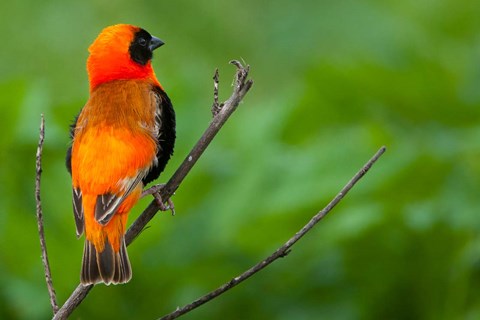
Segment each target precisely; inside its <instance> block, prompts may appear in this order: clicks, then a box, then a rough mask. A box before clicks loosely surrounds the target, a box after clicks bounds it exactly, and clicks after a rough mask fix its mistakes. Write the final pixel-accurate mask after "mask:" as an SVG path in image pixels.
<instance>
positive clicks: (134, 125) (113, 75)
mask: <svg viewBox="0 0 480 320" xmlns="http://www.w3.org/2000/svg"><path fill="white" fill-rule="evenodd" d="M161 45H163V42H162V41H161V40H160V39H158V38H156V37H154V36H152V35H150V34H149V33H148V32H147V31H145V30H143V29H141V28H139V27H136V26H132V25H127V24H119V25H114V26H110V27H107V28H105V29H104V30H103V31H102V32H101V33H100V35H99V36H98V37H97V39H96V40H95V41H94V42H93V44H92V45H91V46H90V48H89V52H90V55H89V57H88V60H87V71H88V77H89V81H90V98H89V99H88V101H87V103H86V104H85V106H84V107H83V109H82V110H81V112H80V114H79V115H78V116H77V118H76V119H75V123H74V124H73V125H72V127H71V131H70V136H71V139H72V145H71V147H70V148H69V149H68V151H67V158H66V164H67V169H68V171H69V172H70V174H71V175H72V188H73V211H74V216H75V223H76V229H77V236H78V237H80V235H82V234H83V233H84V234H85V245H84V251H83V262H82V271H81V282H82V283H83V284H85V285H86V284H95V283H98V282H103V283H105V284H110V283H114V284H117V283H125V282H128V281H129V280H130V278H131V276H132V271H131V267H130V262H129V259H128V255H127V250H126V246H125V238H124V236H125V230H126V224H127V217H128V213H129V211H130V209H131V208H132V207H133V205H134V204H135V203H136V202H137V201H138V199H139V198H140V196H141V194H142V190H143V187H144V186H145V185H146V184H147V183H149V182H151V181H153V180H155V179H156V178H158V176H159V175H160V173H161V172H162V171H163V169H164V168H165V165H166V164H167V162H168V160H169V159H170V156H171V155H172V154H173V147H174V143H175V113H174V110H173V107H172V104H171V102H170V99H169V98H168V96H167V94H166V93H165V91H164V90H163V88H162V86H161V85H160V83H159V81H158V80H157V78H156V76H155V73H154V71H153V68H152V65H151V59H152V53H153V51H154V50H155V49H157V48H158V47H160V46H161Z"/></svg>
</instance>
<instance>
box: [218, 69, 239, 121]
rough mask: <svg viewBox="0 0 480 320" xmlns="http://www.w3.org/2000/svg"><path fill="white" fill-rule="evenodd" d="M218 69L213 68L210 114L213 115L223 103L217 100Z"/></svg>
mask: <svg viewBox="0 0 480 320" xmlns="http://www.w3.org/2000/svg"><path fill="white" fill-rule="evenodd" d="M237 67H238V66H237ZM218 81H219V75H218V69H215V74H214V75H213V104H212V115H213V116H214V117H215V116H216V115H217V113H218V112H220V109H222V107H223V104H220V103H219V102H218Z"/></svg>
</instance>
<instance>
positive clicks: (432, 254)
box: [0, 0, 480, 319]
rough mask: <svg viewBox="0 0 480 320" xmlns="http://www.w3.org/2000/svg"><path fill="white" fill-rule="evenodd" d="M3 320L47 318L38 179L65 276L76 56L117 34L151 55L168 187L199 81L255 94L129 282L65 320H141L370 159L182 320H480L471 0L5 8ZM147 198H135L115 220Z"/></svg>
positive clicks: (236, 266) (61, 285)
mask: <svg viewBox="0 0 480 320" xmlns="http://www.w3.org/2000/svg"><path fill="white" fill-rule="evenodd" d="M0 12H1V19H0V27H1V30H2V35H3V36H2V47H1V49H0V121H1V122H0V123H1V128H2V134H1V135H0V148H1V150H2V151H1V152H0V164H1V168H0V181H1V184H0V189H1V196H0V241H1V249H0V284H1V286H0V318H2V319H9V318H12V319H15V318H18V319H46V318H48V317H50V316H51V310H50V305H49V300H48V295H47V290H46V286H45V281H44V275H43V268H42V264H41V260H40V247H39V241H38V236H37V226H36V220H35V201H34V177H35V174H34V165H35V152H36V145H37V141H38V127H39V123H40V114H41V113H44V114H45V118H46V140H45V148H44V154H43V160H44V162H43V169H44V171H43V180H42V182H43V185H42V199H43V209H44V215H45V232H46V238H47V243H48V249H49V256H50V262H51V267H52V272H53V281H54V284H55V288H56V291H57V295H58V299H59V303H63V302H64V301H65V300H66V298H67V297H68V296H69V295H70V293H71V291H72V290H73V289H74V288H75V287H76V285H77V284H78V281H79V271H80V264H81V255H82V248H83V241H82V240H77V239H76V237H75V227H74V219H73V216H72V205H71V189H70V178H69V175H68V174H67V171H66V170H65V167H64V154H65V151H66V149H67V146H68V126H69V124H70V122H71V120H72V119H73V117H74V115H75V114H77V112H78V111H79V110H80V108H81V107H82V106H83V104H84V103H85V101H86V100H87V98H88V80H87V75H86V71H85V60H86V58H87V54H88V53H87V48H88V46H89V44H90V43H91V42H92V41H93V40H94V39H95V37H96V36H97V34H98V33H99V32H100V30H101V29H102V28H103V27H105V26H108V25H111V24H115V23H132V24H136V25H139V26H141V27H143V28H145V29H147V30H148V31H150V32H151V33H152V34H154V35H156V36H158V37H159V38H161V39H162V40H164V41H165V43H166V45H165V46H163V47H162V48H160V49H159V50H157V51H156V52H155V57H154V62H153V65H154V68H155V70H156V73H157V76H158V78H159V80H160V82H161V83H162V84H163V86H164V88H165V90H166V91H167V92H168V94H169V95H170V98H171V99H172V101H173V103H174V106H175V109H176V112H177V121H178V127H177V129H178V139H177V147H176V151H175V155H174V157H173V159H172V160H171V161H170V164H169V166H168V169H167V170H166V172H165V173H164V174H163V175H162V176H161V178H160V181H163V182H165V181H166V180H167V179H168V178H169V177H170V176H171V174H172V173H173V171H174V170H175V169H176V167H177V166H178V165H179V164H180V162H181V161H182V160H183V158H184V157H185V155H186V154H187V152H188V151H189V150H190V148H191V147H192V146H193V144H194V143H195V142H196V140H197V139H198V138H199V136H200V135H201V133H202V132H203V130H204V129H205V128H206V127H207V125H208V123H209V121H210V118H211V115H210V106H211V103H212V87H213V85H212V75H213V72H214V69H215V68H216V67H219V69H220V79H221V83H220V95H221V97H222V99H225V98H226V97H228V95H229V93H230V90H231V83H232V77H233V73H234V68H233V67H232V66H229V65H228V64H227V62H228V61H229V60H230V59H244V60H245V61H246V62H247V63H248V64H250V65H251V68H252V71H251V76H252V78H253V79H254V80H255V84H254V87H253V88H252V90H251V92H250V93H249V94H248V95H247V97H246V98H245V100H244V102H243V103H242V104H241V106H240V108H239V109H238V110H237V111H236V113H235V114H234V115H233V117H232V118H231V119H230V120H229V122H228V123H227V124H226V126H225V127H224V128H223V129H222V131H221V132H220V134H219V136H218V137H217V138H216V139H215V140H214V142H213V143H212V145H211V146H210V147H209V148H208V150H207V151H206V153H205V154H204V155H203V157H202V158H201V160H200V161H199V162H198V164H197V165H196V166H195V167H194V169H193V171H192V172H191V174H190V175H189V176H188V177H187V179H186V180H185V181H184V183H183V184H182V185H181V187H180V189H179V190H178V191H177V193H176V195H175V197H174V201H175V204H176V208H177V215H176V216H175V217H172V216H170V215H169V214H168V213H161V214H159V215H158V216H156V217H155V219H154V220H153V221H152V222H151V223H150V224H149V225H150V228H148V229H147V230H146V231H144V232H143V233H142V234H141V236H140V237H139V238H138V239H137V240H136V241H135V242H134V243H133V244H132V246H130V247H129V255H130V259H131V261H132V267H133V273H134V275H133V279H132V280H131V282H130V283H128V284H127V285H119V286H109V287H106V286H103V285H99V286H97V287H95V288H94V289H93V290H92V291H91V293H90V294H89V295H88V297H87V298H86V299H85V300H84V302H83V303H82V304H81V305H80V307H79V308H78V309H77V310H76V311H75V312H74V313H73V315H72V318H73V319H113V318H115V319H154V318H158V317H160V316H162V315H163V314H165V313H168V312H170V311H173V310H174V309H175V308H176V307H177V306H181V305H184V304H186V303H188V302H190V301H192V300H193V299H195V298H197V297H198V296H200V295H203V294H204V293H206V292H208V291H210V290H212V289H214V288H216V287H217V286H219V285H220V284H222V283H224V282H226V281H228V280H229V279H230V278H232V277H234V276H236V275H238V274H239V273H241V272H242V271H244V270H245V269H247V268H248V267H250V266H251V265H253V264H254V263H256V262H258V261H260V260H261V259H263V258H264V257H266V256H267V255H268V254H270V253H271V252H272V251H273V250H275V249H276V248H277V247H279V246H280V245H281V244H282V243H283V242H285V241H286V240H287V239H288V238H289V237H290V236H291V235H293V234H294V233H295V232H296V231H297V230H298V229H300V228H301V227H302V226H303V224H305V223H306V222H307V221H308V219H310V217H311V216H313V215H314V214H315V213H316V212H317V211H318V210H320V209H321V208H322V207H323V206H324V205H325V204H326V203H327V202H328V201H329V200H330V199H331V198H332V197H333V196H334V195H335V194H336V193H337V192H338V191H339V190H340V188H341V187H342V186H343V185H344V184H345V183H346V182H347V181H348V179H349V178H350V177H351V176H353V174H354V173H355V172H356V171H357V170H358V169H359V168H360V167H361V166H362V165H363V163H364V162H365V161H366V160H367V159H368V158H369V157H370V156H371V155H373V153H374V152H375V151H376V150H378V148H379V147H380V146H382V145H386V146H387V148H388V150H387V153H386V154H385V155H384V156H383V157H382V158H381V160H380V161H379V162H378V163H377V165H375V167H374V168H373V170H372V171H371V172H370V173H369V174H368V175H367V176H366V177H365V178H364V179H363V180H362V181H361V182H360V183H359V184H358V185H357V186H356V187H355V188H354V189H353V190H352V192H351V193H350V194H349V195H348V196H347V197H346V198H345V199H344V201H343V202H341V204H340V205H339V206H338V207H337V208H335V209H334V211H333V212H331V214H330V215H329V216H328V217H327V218H326V219H325V220H323V221H322V222H320V224H319V225H317V227H316V228H315V229H313V230H312V231H311V232H310V233H309V234H308V235H307V236H306V237H305V238H304V239H302V240H301V241H300V242H299V243H298V244H297V245H296V246H295V247H294V248H293V251H292V252H291V254H290V255H289V256H288V257H287V258H284V259H281V260H279V261H277V262H275V263H274V264H273V265H271V266H270V267H269V268H268V269H266V270H264V271H262V272H261V273H259V274H257V275H255V276H254V277H253V278H251V279H249V280H248V281H246V282H244V283H243V284H241V285H240V286H238V287H236V288H234V289H233V290H231V291H229V292H228V293H226V294H225V295H223V296H221V297H220V298H218V299H216V300H214V301H212V302H210V303H208V304H207V305H205V306H202V307H201V308H199V309H197V310H195V311H193V312H191V313H189V314H188V315H187V316H185V317H184V318H185V319H480V235H479V231H480V219H479V211H480V195H479V190H480V189H479V187H480V161H479V159H480V122H479V118H480V108H479V107H480V19H479V16H478V15H479V12H480V2H479V1H473V0H472V1H470V0H465V1H455V0H443V1H433V0H421V1H414V0H406V1H388V0H387V1H380V0H377V1H374V0H369V1H354V0H344V1H336V0H328V1H317V0H312V1H296V2H295V1H284V0H279V1H253V0H243V1H228V2H227V1H220V0H214V1H183V0H179V1H169V2H168V4H167V2H166V1H164V2H153V1H150V2H149V1H117V2H112V1H83V2H80V1H78V2H72V1H58V0H57V1H51V0H47V1H3V2H2V3H1V4H0ZM149 201H150V199H144V200H142V201H141V202H140V203H139V204H138V205H137V206H136V207H135V209H134V210H133V212H132V214H131V217H130V220H129V221H133V219H134V218H135V217H136V216H138V214H139V213H140V212H141V210H142V209H143V208H144V207H145V206H146V205H147V204H148V202H149Z"/></svg>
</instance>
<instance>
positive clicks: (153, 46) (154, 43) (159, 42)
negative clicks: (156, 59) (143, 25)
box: [148, 36, 165, 51]
mask: <svg viewBox="0 0 480 320" xmlns="http://www.w3.org/2000/svg"><path fill="white" fill-rule="evenodd" d="M163 44H165V43H164V42H163V41H162V40H160V39H158V38H157V37H154V36H152V40H150V45H149V46H148V48H149V49H150V51H153V50H155V49H157V48H158V47H160V46H162V45H163Z"/></svg>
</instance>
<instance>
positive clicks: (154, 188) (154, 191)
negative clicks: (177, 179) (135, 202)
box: [142, 183, 175, 216]
mask: <svg viewBox="0 0 480 320" xmlns="http://www.w3.org/2000/svg"><path fill="white" fill-rule="evenodd" d="M164 187H165V184H164V183H161V184H157V185H154V186H152V187H150V188H148V189H147V190H144V191H143V192H142V198H143V197H145V196H148V195H150V194H151V195H152V196H153V197H154V198H155V202H156V203H157V205H158V207H159V208H160V210H162V211H168V210H170V211H171V212H172V216H174V215H175V205H174V204H173V201H172V199H170V198H168V199H167V200H166V202H167V205H165V201H164V200H163V199H162V196H161V195H160V191H161V190H162V189H163V188H164Z"/></svg>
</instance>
